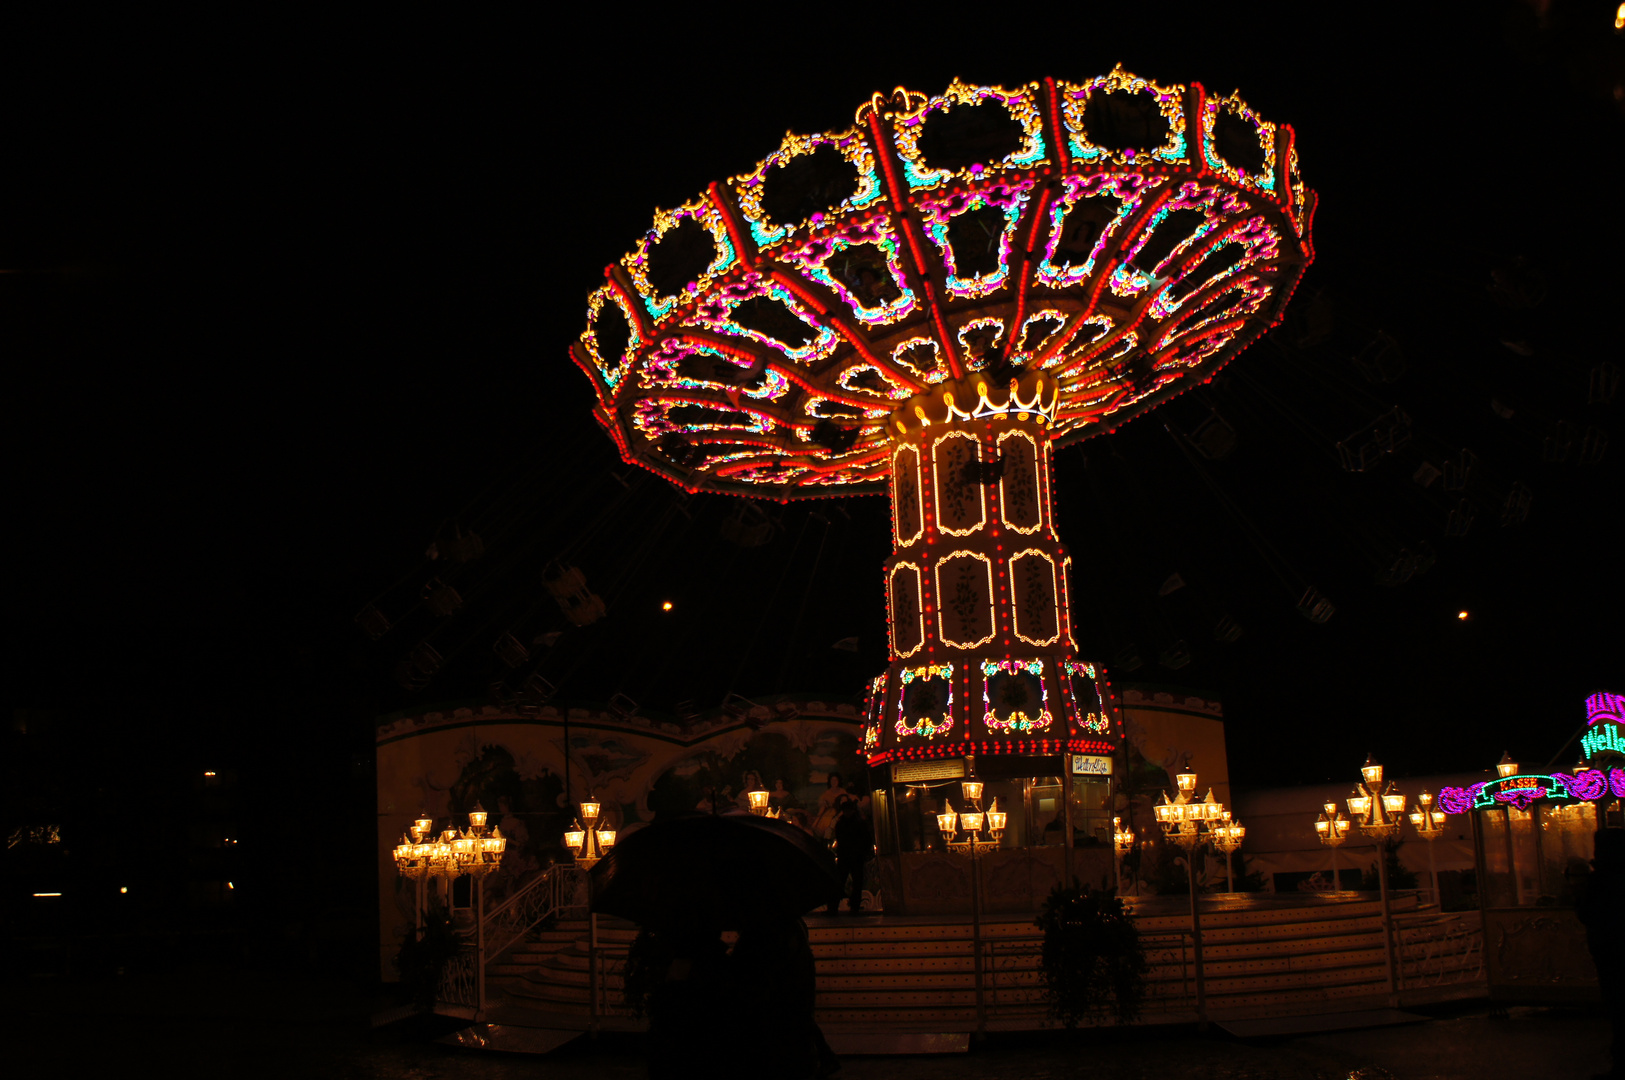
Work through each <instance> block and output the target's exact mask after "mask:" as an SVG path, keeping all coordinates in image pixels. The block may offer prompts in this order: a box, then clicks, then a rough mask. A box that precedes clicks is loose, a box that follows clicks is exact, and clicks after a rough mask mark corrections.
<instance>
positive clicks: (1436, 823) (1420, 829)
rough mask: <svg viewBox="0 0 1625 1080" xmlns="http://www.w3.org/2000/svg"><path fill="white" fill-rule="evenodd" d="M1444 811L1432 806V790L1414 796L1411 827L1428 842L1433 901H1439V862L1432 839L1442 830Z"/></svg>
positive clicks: (1437, 836) (1435, 838)
mask: <svg viewBox="0 0 1625 1080" xmlns="http://www.w3.org/2000/svg"><path fill="white" fill-rule="evenodd" d="M1444 826H1445V812H1444V811H1443V810H1438V809H1435V808H1434V805H1433V794H1432V792H1428V791H1424V792H1422V794H1420V795H1418V796H1417V797H1416V809H1415V810H1412V811H1411V827H1412V828H1414V829H1415V830H1416V835H1417V836H1420V837H1421V838H1422V839H1423V840H1426V841H1427V844H1428V876H1429V877H1430V878H1432V879H1433V902H1434V903H1435V904H1437V903H1439V864H1438V862H1437V860H1435V859H1434V857H1433V841H1435V840H1437V839H1438V838H1439V836H1440V834H1442V833H1443V832H1444Z"/></svg>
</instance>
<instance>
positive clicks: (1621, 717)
mask: <svg viewBox="0 0 1625 1080" xmlns="http://www.w3.org/2000/svg"><path fill="white" fill-rule="evenodd" d="M1602 720H1612V721H1613V722H1614V723H1616V724H1625V694H1610V693H1607V692H1606V691H1601V692H1598V693H1595V694H1592V695H1591V696H1590V697H1588V698H1586V723H1588V724H1595V723H1597V722H1599V721H1602Z"/></svg>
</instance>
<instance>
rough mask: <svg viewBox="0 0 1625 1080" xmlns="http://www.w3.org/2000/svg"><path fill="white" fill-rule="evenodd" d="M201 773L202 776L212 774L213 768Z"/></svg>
mask: <svg viewBox="0 0 1625 1080" xmlns="http://www.w3.org/2000/svg"><path fill="white" fill-rule="evenodd" d="M203 775H204V776H213V775H214V770H213V769H209V770H208V771H207V772H205V773H204V774H203Z"/></svg>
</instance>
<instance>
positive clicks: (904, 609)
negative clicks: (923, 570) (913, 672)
mask: <svg viewBox="0 0 1625 1080" xmlns="http://www.w3.org/2000/svg"><path fill="white" fill-rule="evenodd" d="M890 585H891V588H890V590H889V592H890V593H891V632H892V638H891V647H892V653H893V654H894V655H896V656H898V657H908V656H913V655H914V654H915V653H917V652H919V651H920V646H921V645H923V644H925V614H924V608H923V607H922V605H921V603H920V568H919V567H918V566H915V565H914V564H913V563H906V562H905V563H898V564H897V565H896V566H894V567H892V572H891V582H890Z"/></svg>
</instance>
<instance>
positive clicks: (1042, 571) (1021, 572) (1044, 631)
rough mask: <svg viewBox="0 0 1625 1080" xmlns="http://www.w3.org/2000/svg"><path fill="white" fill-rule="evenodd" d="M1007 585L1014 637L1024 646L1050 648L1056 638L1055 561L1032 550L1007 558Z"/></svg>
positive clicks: (1059, 631)
mask: <svg viewBox="0 0 1625 1080" xmlns="http://www.w3.org/2000/svg"><path fill="white" fill-rule="evenodd" d="M1010 583H1011V586H1012V588H1013V590H1014V602H1013V604H1012V607H1013V608H1014V614H1015V620H1016V622H1015V630H1016V637H1018V638H1020V639H1021V640H1022V641H1023V642H1025V643H1026V644H1028V645H1053V644H1054V643H1055V642H1056V641H1057V640H1059V639H1060V636H1061V630H1060V625H1059V618H1058V609H1057V608H1056V604H1055V560H1054V559H1053V558H1051V557H1050V556H1049V555H1047V554H1045V553H1044V552H1042V551H1039V550H1037V549H1036V548H1028V549H1027V550H1026V551H1022V552H1018V553H1017V554H1015V555H1012V556H1011V557H1010Z"/></svg>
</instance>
